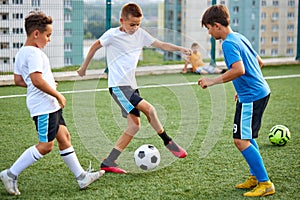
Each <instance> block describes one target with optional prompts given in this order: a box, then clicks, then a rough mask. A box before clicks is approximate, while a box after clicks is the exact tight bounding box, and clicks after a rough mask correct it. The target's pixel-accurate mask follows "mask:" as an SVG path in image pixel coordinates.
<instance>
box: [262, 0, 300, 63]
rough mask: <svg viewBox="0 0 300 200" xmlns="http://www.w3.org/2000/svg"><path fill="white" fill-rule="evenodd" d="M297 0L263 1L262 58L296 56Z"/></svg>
mask: <svg viewBox="0 0 300 200" xmlns="http://www.w3.org/2000/svg"><path fill="white" fill-rule="evenodd" d="M298 6H299V5H298V1H297V0H262V1H261V11H260V19H261V20H260V47H259V53H260V54H261V55H262V56H291V57H292V56H296V53H297V29H298Z"/></svg>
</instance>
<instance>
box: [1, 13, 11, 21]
mask: <svg viewBox="0 0 300 200" xmlns="http://www.w3.org/2000/svg"><path fill="white" fill-rule="evenodd" d="M0 16H1V19H2V20H9V14H8V13H1V14H0Z"/></svg>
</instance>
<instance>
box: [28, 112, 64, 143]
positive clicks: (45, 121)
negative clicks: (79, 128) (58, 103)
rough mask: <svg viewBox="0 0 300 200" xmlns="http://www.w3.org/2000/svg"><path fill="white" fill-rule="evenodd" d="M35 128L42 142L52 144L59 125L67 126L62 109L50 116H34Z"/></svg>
mask: <svg viewBox="0 0 300 200" xmlns="http://www.w3.org/2000/svg"><path fill="white" fill-rule="evenodd" d="M33 120H34V122H35V127H36V130H37V132H38V137H39V141H40V142H51V141H53V140H54V139H55V137H56V135H57V132H58V128H59V125H64V126H66V123H65V120H64V118H63V116H62V109H60V110H58V111H56V112H54V113H49V114H44V115H38V116H34V117H33Z"/></svg>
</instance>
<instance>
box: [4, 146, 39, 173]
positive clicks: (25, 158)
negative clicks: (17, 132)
mask: <svg viewBox="0 0 300 200" xmlns="http://www.w3.org/2000/svg"><path fill="white" fill-rule="evenodd" d="M42 157H43V155H42V154H40V152H39V151H38V150H37V148H36V147H35V146H31V147H29V148H28V149H26V150H25V151H24V152H23V154H22V155H21V156H20V157H19V158H18V160H16V162H15V163H14V164H13V165H12V166H11V167H10V169H9V171H10V172H11V173H12V174H13V175H15V176H18V175H19V174H20V173H21V172H22V171H23V170H24V169H26V168H27V167H28V166H30V165H32V164H33V163H35V162H36V161H38V160H39V159H40V158H42Z"/></svg>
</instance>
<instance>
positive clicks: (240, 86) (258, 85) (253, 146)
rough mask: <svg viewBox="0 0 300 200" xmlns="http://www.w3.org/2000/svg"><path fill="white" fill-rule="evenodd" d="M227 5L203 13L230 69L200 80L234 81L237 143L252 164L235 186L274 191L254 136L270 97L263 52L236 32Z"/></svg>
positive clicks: (261, 193)
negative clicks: (264, 75) (256, 49)
mask: <svg viewBox="0 0 300 200" xmlns="http://www.w3.org/2000/svg"><path fill="white" fill-rule="evenodd" d="M229 23H230V16H229V11H228V9H227V8H226V7H225V6H223V5H213V6H211V7H210V8H208V9H207V10H206V11H205V13H204V14H203V16H202V26H205V27H206V28H207V29H208V33H209V34H210V35H211V36H212V37H214V38H215V39H217V40H219V39H222V40H223V43H222V49H223V52H224V59H225V63H226V65H227V68H228V71H227V72H226V73H224V74H223V75H221V76H218V77H215V78H207V77H202V78H200V79H199V81H198V85H200V86H201V87H202V88H203V89H205V88H207V87H209V86H213V85H215V84H221V83H226V82H229V81H232V82H233V85H234V87H235V90H236V92H237V94H236V95H235V100H236V101H237V103H236V112H235V117H234V127H233V138H234V144H235V146H236V147H237V148H238V150H239V151H240V152H241V153H242V155H243V156H244V158H245V160H246V161H247V163H248V165H249V168H250V177H249V178H248V179H247V180H246V181H245V182H244V183H241V184H238V185H236V188H241V189H250V188H252V187H254V189H253V190H251V191H249V192H246V193H244V196H266V195H270V194H274V193H275V187H274V184H273V183H272V182H271V181H270V179H269V177H268V174H267V171H266V168H265V166H264V163H263V160H262V157H261V155H260V152H259V148H258V145H257V143H256V141H255V138H257V137H258V131H259V129H260V126H261V119H262V115H263V112H264V110H265V108H266V106H267V103H268V100H269V97H270V88H269V86H268V84H267V82H266V81H265V80H264V78H263V75H262V73H261V67H262V65H263V63H262V60H261V58H260V56H259V55H258V54H257V53H256V52H255V51H254V49H253V48H252V46H251V44H250V42H249V41H248V40H247V39H246V38H245V37H244V36H243V35H241V34H239V33H236V32H233V31H232V29H231V27H230V25H229Z"/></svg>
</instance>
